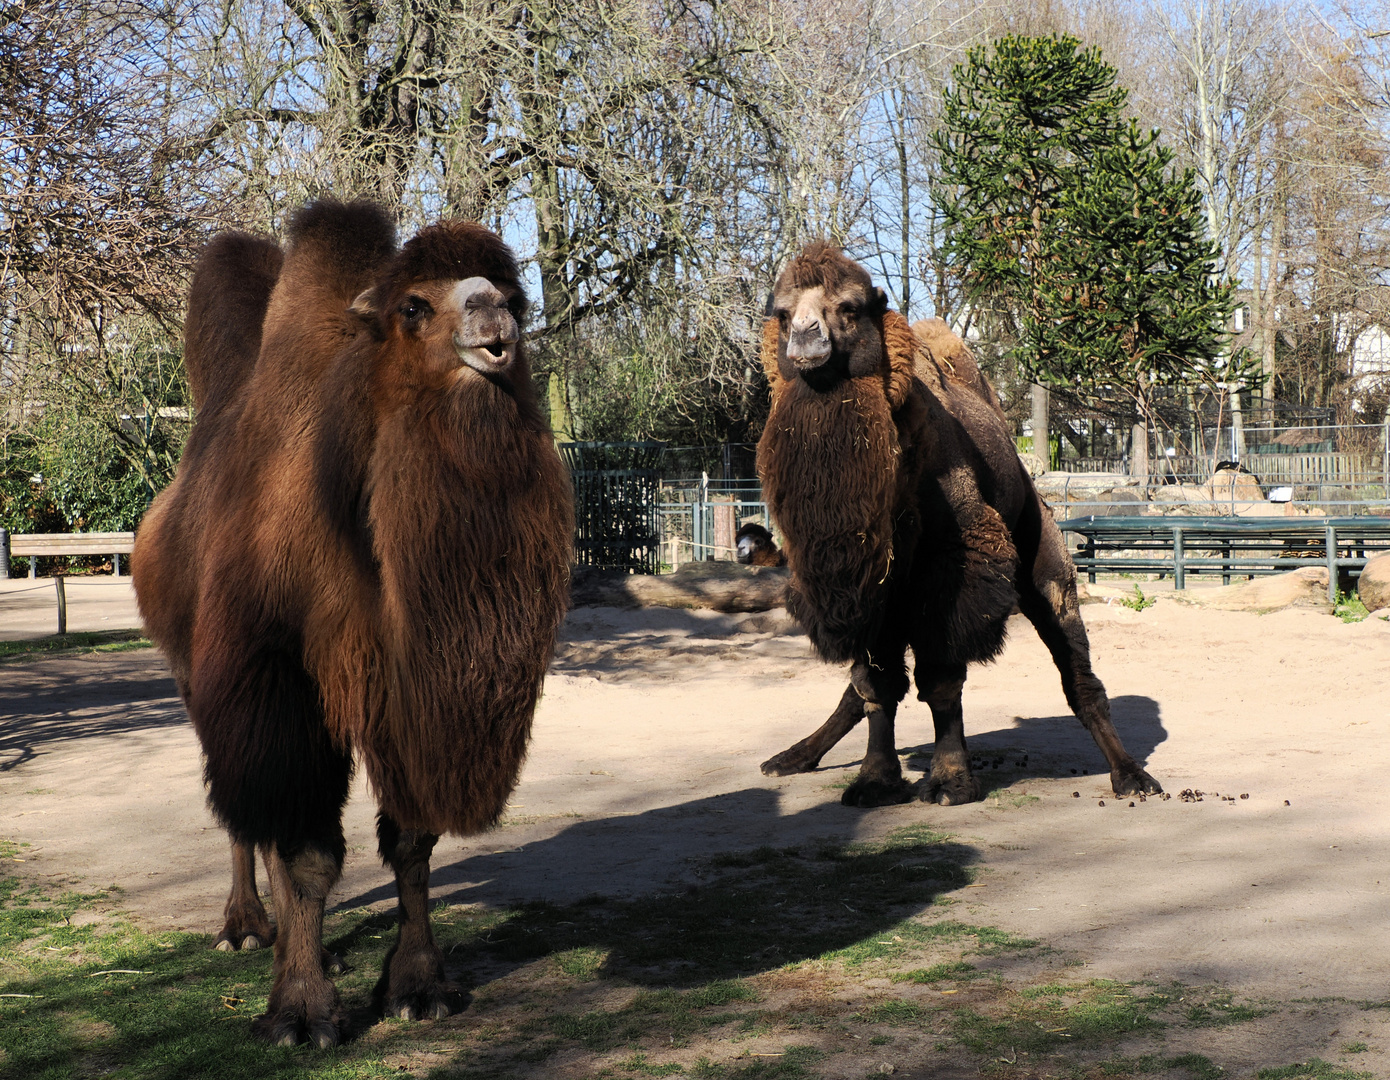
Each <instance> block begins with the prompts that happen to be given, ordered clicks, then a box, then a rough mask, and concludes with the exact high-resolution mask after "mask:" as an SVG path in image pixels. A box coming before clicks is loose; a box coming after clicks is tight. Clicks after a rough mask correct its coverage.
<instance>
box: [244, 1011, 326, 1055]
mask: <svg viewBox="0 0 1390 1080" xmlns="http://www.w3.org/2000/svg"><path fill="white" fill-rule="evenodd" d="M316 1011H317V1010H316ZM251 1031H252V1033H253V1034H255V1035H256V1036H258V1037H259V1038H262V1039H265V1040H266V1041H267V1042H268V1043H270V1044H271V1045H272V1046H298V1045H299V1044H300V1043H305V1042H307V1043H309V1044H310V1045H311V1046H315V1047H317V1048H318V1049H320V1050H327V1049H328V1048H329V1047H332V1046H337V1045H338V1044H339V1043H341V1042H342V1041H343V1039H345V1038H346V1037H347V1034H348V1022H347V1018H346V1017H345V1016H343V1015H342V1013H341V1012H340V1011H339V1009H338V1008H337V1006H336V1004H335V1005H334V1007H333V1008H332V1009H331V1010H330V1011H329V1014H328V1015H327V1016H324V1015H323V1014H322V1013H320V1014H319V1015H318V1016H316V1017H314V1018H312V1019H311V1018H310V1017H309V1016H308V1015H307V1014H306V1012H305V1011H303V1010H300V1009H296V1008H293V1007H288V1008H284V1009H281V1010H279V1011H278V1012H276V1013H266V1014H265V1015H264V1016H258V1017H256V1019H255V1020H254V1021H253V1022H252V1024H251Z"/></svg>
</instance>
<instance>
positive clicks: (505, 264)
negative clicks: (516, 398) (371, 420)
mask: <svg viewBox="0 0 1390 1080" xmlns="http://www.w3.org/2000/svg"><path fill="white" fill-rule="evenodd" d="M352 310H353V311H354V312H355V313H357V314H358V315H359V316H360V317H362V318H363V319H365V320H366V321H367V322H368V324H369V325H370V326H371V327H372V329H373V332H374V333H375V334H376V335H377V337H378V338H380V339H382V340H383V341H385V342H387V343H388V346H389V347H388V348H387V349H386V350H385V355H388V356H390V357H391V362H392V364H393V366H394V367H395V368H396V370H397V373H398V375H399V377H401V378H402V379H404V380H406V381H408V382H412V383H416V384H423V385H427V386H433V387H436V388H438V389H441V390H444V389H448V388H450V387H453V386H457V385H461V384H462V385H466V384H468V383H469V382H471V381H475V380H478V379H485V380H487V381H489V382H491V383H494V384H496V385H498V386H500V387H502V388H503V389H507V390H512V389H515V388H516V387H518V386H520V385H524V384H525V383H526V382H527V381H529V375H530V373H529V370H528V369H527V365H526V361H525V357H524V355H523V351H522V347H521V326H522V322H523V320H524V317H525V313H526V295H525V293H524V292H523V291H522V288H521V281H520V274H519V272H518V270H517V266H516V259H515V257H514V256H513V255H512V253H511V251H510V249H508V247H507V246H506V244H504V243H503V242H502V240H501V238H500V237H498V236H497V235H496V234H495V233H493V232H491V231H489V230H488V229H485V228H483V227H482V226H481V225H477V224H475V223H473V222H468V221H446V222H441V223H439V224H437V225H433V226H431V227H430V228H427V229H425V230H423V231H422V232H421V233H419V235H417V236H416V237H415V238H414V239H412V240H411V241H410V242H409V243H407V244H406V245H405V246H404V247H403V248H402V249H401V250H400V252H399V254H397V256H396V257H395V258H394V259H393V260H392V261H391V263H390V264H389V265H388V267H387V268H386V270H385V272H384V273H383V274H382V276H381V278H380V279H379V280H378V281H377V283H376V285H374V286H373V287H372V288H371V289H369V290H367V291H366V292H364V293H362V294H361V295H360V296H359V297H358V298H357V300H356V301H355V302H354V303H353V306H352Z"/></svg>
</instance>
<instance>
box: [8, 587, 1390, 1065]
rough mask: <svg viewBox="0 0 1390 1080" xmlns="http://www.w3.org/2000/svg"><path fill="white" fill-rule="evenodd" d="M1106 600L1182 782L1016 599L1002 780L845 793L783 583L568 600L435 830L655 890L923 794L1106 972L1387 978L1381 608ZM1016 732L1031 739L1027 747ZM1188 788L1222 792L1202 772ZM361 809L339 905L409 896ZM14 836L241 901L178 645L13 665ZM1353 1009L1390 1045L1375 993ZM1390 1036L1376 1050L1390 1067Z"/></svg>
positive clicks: (486, 867)
mask: <svg viewBox="0 0 1390 1080" xmlns="http://www.w3.org/2000/svg"><path fill="white" fill-rule="evenodd" d="M127 580H128V579H127ZM13 584H25V585H27V584H29V583H27V582H21V583H13ZM119 586H120V583H116V585H114V586H110V588H112V589H114V588H118V587H119ZM49 588H50V589H51V583H49ZM10 599H11V597H10V596H9V594H0V605H8V604H9V602H10ZM126 604H127V607H126V608H125V609H120V608H119V607H116V608H112V609H110V610H105V611H104V612H102V611H98V612H96V614H95V615H94V616H93V617H94V618H96V619H97V620H98V622H99V624H100V626H101V628H115V626H116V625H120V624H121V615H120V611H121V610H124V611H125V613H126V617H127V621H126V623H125V625H131V623H130V621H129V616H130V614H131V612H132V611H133V609H132V608H130V606H129V601H128V599H127V601H126ZM94 611H95V609H94ZM1085 614H1086V620H1087V624H1088V626H1089V628H1090V632H1091V639H1092V645H1093V655H1094V660H1095V666H1096V669H1097V671H1098V673H1099V674H1100V675H1101V677H1102V678H1103V679H1104V680H1105V683H1106V686H1107V688H1108V689H1109V691H1110V694H1111V699H1112V702H1113V709H1114V715H1115V720H1116V724H1117V727H1118V728H1119V731H1120V733H1121V735H1122V737H1123V738H1124V740H1125V743H1126V745H1127V746H1128V748H1129V749H1130V751H1131V752H1132V753H1133V754H1134V755H1135V756H1136V757H1137V758H1138V759H1139V760H1140V761H1141V762H1144V763H1145V764H1146V766H1147V768H1148V769H1149V771H1150V772H1152V773H1153V774H1154V775H1155V776H1156V777H1157V778H1158V779H1159V780H1160V781H1161V782H1162V783H1163V785H1164V786H1165V788H1166V790H1167V791H1168V792H1170V793H1172V795H1173V796H1174V798H1172V799H1170V800H1159V799H1155V798H1150V799H1149V800H1148V801H1147V802H1143V803H1139V804H1138V805H1134V806H1131V805H1130V800H1128V799H1117V798H1115V797H1114V796H1113V795H1112V794H1111V793H1110V792H1109V791H1108V790H1107V788H1108V783H1107V779H1106V776H1105V774H1104V773H1103V771H1102V770H1103V767H1104V762H1103V759H1102V758H1101V756H1100V753H1099V752H1098V751H1097V750H1096V749H1095V747H1094V745H1093V744H1092V743H1091V741H1090V739H1089V737H1088V736H1087V735H1086V734H1085V732H1084V731H1083V730H1082V729H1081V726H1080V725H1079V724H1078V723H1077V722H1076V721H1075V719H1073V718H1072V717H1071V716H1070V714H1069V713H1068V712H1067V709H1066V705H1065V702H1064V700H1063V698H1062V694H1061V690H1060V687H1059V685H1058V680H1057V676H1056V673H1055V670H1054V669H1053V668H1052V666H1051V663H1050V660H1049V658H1048V657H1047V654H1046V652H1045V650H1044V649H1043V648H1042V646H1041V644H1040V643H1039V642H1038V640H1037V638H1036V637H1035V636H1034V634H1033V633H1032V631H1031V628H1030V627H1028V625H1027V624H1026V623H1025V622H1023V621H1022V620H1021V619H1015V620H1014V625H1013V626H1012V627H1011V634H1010V641H1009V646H1008V649H1007V651H1006V653H1005V655H1004V656H1003V658H1002V659H1001V660H1000V661H999V662H998V663H996V664H994V665H991V666H988V667H981V668H976V669H973V670H972V674H971V678H970V682H969V683H968V684H967V687H966V698H965V709H966V727H967V733H968V734H969V737H970V745H971V748H972V749H973V750H975V751H977V752H982V753H986V754H990V753H996V752H997V753H999V754H1000V755H1001V756H1003V757H1004V758H1005V759H1006V763H1005V767H1004V769H1003V770H1001V772H1000V773H999V774H998V775H999V776H1000V778H1001V779H1012V783H1011V784H1010V786H1009V792H1010V793H1011V794H1010V795H1006V796H1005V797H1004V798H1002V799H994V800H990V801H988V802H986V803H979V804H974V805H971V806H965V807H950V808H943V807H937V806H930V805H923V804H919V803H914V804H910V805H906V806H901V807H891V808H882V809H877V810H870V811H860V810H851V809H847V808H844V807H841V806H840V804H839V790H838V788H837V787H836V786H835V785H836V784H837V783H841V782H843V781H844V780H846V779H847V778H849V777H851V776H852V775H853V771H854V767H855V765H856V764H857V760H858V757H859V754H860V752H861V750H862V748H863V742H862V739H863V734H862V731H856V732H854V733H852V734H851V735H850V736H849V737H848V738H847V739H846V740H845V741H844V742H843V743H842V744H841V745H840V746H839V747H837V748H836V749H835V750H834V751H832V752H831V754H830V755H829V756H828V757H827V759H826V762H825V768H823V769H822V770H820V771H818V772H816V773H812V774H807V775H803V776H797V777H788V778H781V779H774V778H769V777H764V776H763V775H762V774H761V773H760V772H759V771H758V763H759V762H761V761H762V760H763V759H764V758H766V757H768V756H770V755H771V754H772V753H774V752H776V751H778V750H781V749H783V748H784V747H786V746H787V745H789V744H790V743H792V742H794V741H795V740H796V739H798V738H800V737H801V736H803V735H805V734H807V733H808V732H809V731H810V730H811V729H812V728H813V727H814V726H816V725H817V724H819V723H820V721H821V720H822V719H823V718H824V717H825V715H827V714H828V712H829V711H830V709H831V708H832V706H833V705H834V704H835V702H836V701H837V699H838V696H839V693H840V691H841V690H842V688H843V686H844V679H845V673H844V672H843V671H841V670H838V669H836V668H834V667H829V666H826V665H823V664H821V663H819V662H817V661H816V660H815V659H813V658H812V657H811V655H810V650H809V645H808V643H807V640H806V638H805V637H804V636H801V635H800V634H798V633H796V632H795V627H794V626H791V625H789V624H788V623H787V621H786V619H785V616H783V615H782V614H781V613H780V612H769V613H765V614H760V615H720V614H716V613H713V612H702V611H694V612H692V611H677V610H669V609H648V610H644V611H633V612H626V611H617V610H614V609H607V608H583V609H578V610H576V611H574V612H572V613H571V615H570V618H569V621H568V622H567V624H566V626H565V629H564V633H563V639H562V642H561V644H560V647H559V649H558V651H557V654H556V658H555V661H554V664H553V666H552V668H551V674H550V676H549V679H548V680H547V682H546V686H545V695H544V698H543V700H542V702H541V705H540V708H539V711H538V714H537V717H536V724H535V731H534V739H533V743H532V750H531V755H530V759H529V761H528V762H527V765H526V768H525V772H524V774H523V776H522V780H521V783H520V786H519V787H518V789H517V791H516V794H515V796H514V799H513V803H512V806H511V809H510V811H509V814H508V817H507V819H506V820H505V821H504V823H503V824H502V825H501V826H500V827H499V828H498V829H496V830H494V831H492V832H490V833H487V834H485V835H482V836H478V837H473V838H470V839H466V840H460V839H445V840H444V841H442V842H441V843H440V845H439V848H438V849H437V851H436V855H435V861H434V866H435V872H434V877H433V883H434V890H435V895H436V896H437V897H440V898H444V899H448V900H452V901H458V902H483V903H489V904H491V903H503V902H506V901H508V900H511V899H515V898H525V899H531V900H535V899H550V900H557V901H565V900H570V899H575V898H578V897H581V896H584V895H587V894H591V893H603V894H608V895H631V894H640V893H650V892H653V891H657V890H660V889H663V888H665V887H667V886H669V885H670V884H672V883H673V882H677V881H680V880H682V879H683V878H687V877H688V876H689V874H690V872H691V870H692V860H694V859H698V858H700V857H702V856H706V855H709V854H711V853H714V852H720V851H728V850H738V849H745V848H752V847H756V846H759V845H763V844H771V845H776V846H786V845H791V844H795V843H797V842H798V841H801V840H804V839H806V838H809V837H841V838H846V837H869V836H876V835H882V834H884V833H886V832H887V831H889V830H890V829H893V828H896V827H899V826H902V825H906V824H910V823H916V822H924V821H925V822H930V823H931V824H933V825H934V826H936V827H938V828H940V829H942V830H945V831H948V832H950V833H951V834H953V836H954V837H955V838H956V839H957V840H958V841H959V842H960V843H962V844H965V845H968V846H969V847H970V848H971V849H972V850H973V852H974V853H975V857H976V859H977V862H978V864H979V866H980V867H981V876H980V877H979V882H980V883H981V885H982V886H983V887H972V888H967V889H962V890H960V891H959V892H958V894H957V896H958V897H959V899H960V900H961V901H962V903H963V906H964V910H963V911H962V913H961V914H962V917H968V918H969V919H970V920H971V921H975V922H980V923H988V924H993V925H996V926H999V927H1001V928H1004V929H1007V930H1011V931H1015V932H1018V933H1022V934H1026V935H1029V936H1032V937H1037V938H1040V939H1042V940H1043V941H1045V942H1046V943H1048V944H1049V945H1051V946H1053V947H1055V948H1057V949H1059V950H1065V951H1066V952H1067V953H1068V955H1071V956H1075V957H1079V958H1080V959H1081V960H1084V961H1085V963H1086V964H1087V967H1088V971H1089V972H1091V973H1093V974H1094V975H1096V976H1103V977H1111V978H1116V979H1124V980H1133V979H1157V980H1162V979H1169V978H1172V979H1180V980H1184V981H1186V982H1194V981H1197V982H1205V981H1214V982H1219V983H1222V984H1224V985H1225V986H1226V987H1228V988H1230V989H1232V990H1235V991H1237V992H1239V993H1242V994H1248V995H1252V996H1255V997H1261V996H1265V997H1271V998H1277V999H1279V1000H1282V1001H1288V1000H1290V999H1297V998H1319V997H1329V996H1332V997H1341V998H1346V999H1375V1000H1384V999H1385V998H1386V997H1388V996H1390V935H1387V934H1386V933H1385V923H1386V919H1387V915H1390V830H1387V824H1386V823H1387V821H1390V790H1388V789H1387V788H1386V787H1382V786H1381V784H1380V779H1379V778H1381V777H1384V776H1386V775H1387V774H1390V740H1387V739H1386V723H1387V718H1390V708H1387V706H1390V687H1388V686H1387V680H1386V677H1385V676H1386V672H1387V671H1390V623H1386V622H1384V621H1382V620H1368V621H1366V622H1362V623H1358V624H1343V623H1341V622H1339V621H1338V620H1336V619H1335V618H1333V617H1331V616H1329V615H1325V614H1321V613H1318V612H1314V611H1307V610H1290V611H1284V612H1276V613H1274V614H1270V615H1264V616H1259V615H1253V614H1246V613H1240V612H1224V611H1213V610H1205V609H1201V608H1194V607H1190V606H1187V605H1182V604H1178V603H1174V602H1172V601H1171V600H1167V599H1162V600H1160V601H1159V603H1158V604H1157V605H1156V606H1154V607H1152V608H1150V609H1148V610H1145V611H1142V612H1136V611H1132V610H1129V609H1127V608H1124V607H1121V606H1118V605H1114V606H1106V605H1103V604H1102V605H1089V606H1087V607H1086V608H1085ZM27 617H29V616H27V615H24V614H23V613H22V612H20V613H19V614H15V608H12V607H9V606H0V636H10V635H11V632H13V633H14V635H15V636H20V635H19V631H20V630H21V629H22V626H21V623H20V620H21V619H23V618H27ZM24 625H27V624H24ZM74 628H88V627H86V626H85V624H83V623H80V622H78V623H76V625H75V626H74ZM930 739H931V719H930V713H929V711H928V709H927V707H926V706H925V705H924V704H919V703H917V702H916V701H913V700H911V699H909V701H908V702H906V703H905V704H904V706H903V708H902V710H901V711H900V713H899V724H898V740H899V746H900V748H902V750H903V752H904V754H905V756H906V761H907V766H908V771H909V773H910V774H920V772H921V763H920V755H918V754H916V753H915V752H916V751H920V750H922V749H925V748H927V747H928V746H929V743H930ZM1005 751H1008V752H1007V753H1006V752H1005ZM1018 751H1026V752H1027V754H1028V767H1027V769H1026V770H1022V771H1017V770H1016V771H1014V772H1012V773H1009V772H1008V769H1009V767H1010V763H1011V762H1012V761H1014V760H1016V759H1017V756H1018V755H1017V752H1018ZM986 775H987V779H989V778H990V777H989V775H988V771H987V774H986ZM1184 789H1193V790H1196V791H1201V792H1204V793H1205V794H1204V795H1203V797H1202V799H1201V801H1197V802H1188V801H1183V800H1182V799H1181V798H1180V797H1178V796H1179V793H1181V792H1183V791H1184ZM1073 792H1079V796H1080V797H1074V796H1073ZM1228 796H1234V797H1235V798H1234V800H1233V801H1227V797H1228ZM1246 796H1248V798H1246ZM1032 800H1036V801H1032ZM1102 800H1104V806H1102V805H1101V801H1102ZM372 814H373V806H372V801H371V798H370V795H369V793H368V792H367V791H366V790H365V785H363V784H362V783H361V782H360V781H359V782H358V784H357V786H356V787H355V789H354V794H353V798H352V801H351V802H350V804H349V806H348V810H347V816H346V825H347V831H348V842H349V856H348V863H347V866H346V870H345V873H344V877H343V880H342V882H341V883H340V885H339V886H338V887H337V889H336V890H335V892H334V894H333V897H332V901H333V903H334V904H336V905H339V906H346V907H355V906H359V905H363V904H377V903H381V904H385V903H387V902H388V901H389V900H390V899H391V896H392V889H391V885H390V880H389V875H388V874H387V873H386V872H385V871H384V870H383V869H382V868H381V866H380V865H379V863H378V862H377V860H376V858H375V856H374V854H373V849H374V846H375V844H374V838H373V830H372V823H373V819H372ZM0 837H7V838H11V839H16V840H21V841H26V842H28V843H29V844H31V845H32V846H31V848H30V849H29V850H28V851H26V852H25V857H26V859H28V860H29V865H27V866H26V867H25V869H26V871H28V872H33V873H38V874H42V875H48V876H51V877H53V878H55V879H61V880H63V881H77V882H80V883H82V884H83V885H86V886H89V887H105V886H111V885H115V886H119V887H120V888H121V889H123V890H124V903H125V904H126V905H127V906H128V907H129V909H130V910H131V911H133V912H134V913H136V914H137V915H138V916H140V917H142V918H144V919H146V920H148V921H150V922H151V923H153V924H157V925H162V926H174V927H181V928H187V929H191V930H199V931H209V932H210V931H214V930H216V929H217V928H218V927H219V926H220V912H221V907H222V903H223V900H224V898H225V892H226V885H227V878H228V867H227V862H228V860H227V852H226V841H225V838H224V836H223V834H222V833H221V831H220V830H219V829H218V828H217V827H216V825H215V824H214V822H213V821H212V819H211V817H210V816H209V814H208V812H207V810H206V808H205V806H204V803H203V791H202V785H201V782H200V764H199V757H198V747H197V744H196V741H195V739H194V737H193V734H192V732H191V730H190V728H189V726H188V725H187V723H186V721H185V720H184V717H183V715H182V712H181V709H180V707H179V704H178V701H177V698H176V695H175V691H174V687H173V684H172V682H171V680H170V679H169V677H168V673H167V669H166V668H165V666H164V663H163V661H162V660H161V658H160V657H159V655H158V654H157V653H155V652H153V651H150V650H140V651H133V652H124V653H116V654H106V655H87V656H70V657H60V658H52V659H35V660H25V661H21V662H10V663H4V664H0ZM1360 1017H1361V1019H1360V1020H1358V1021H1357V1022H1358V1023H1360V1024H1362V1026H1363V1029H1364V1030H1365V1031H1367V1032H1368V1033H1371V1034H1373V1035H1377V1036H1378V1039H1379V1045H1380V1046H1382V1047H1387V1048H1390V1016H1388V1015H1387V1012H1386V1010H1379V1011H1377V1012H1374V1013H1362V1014H1360ZM1381 1056H1382V1057H1383V1060H1381V1061H1379V1062H1378V1064H1380V1065H1383V1066H1385V1070H1386V1071H1385V1072H1384V1073H1382V1074H1378V1075H1390V1052H1386V1053H1384V1054H1382V1055H1381ZM1361 1067H1362V1068H1365V1067H1374V1066H1373V1063H1372V1062H1370V1061H1365V1062H1363V1063H1362V1064H1361Z"/></svg>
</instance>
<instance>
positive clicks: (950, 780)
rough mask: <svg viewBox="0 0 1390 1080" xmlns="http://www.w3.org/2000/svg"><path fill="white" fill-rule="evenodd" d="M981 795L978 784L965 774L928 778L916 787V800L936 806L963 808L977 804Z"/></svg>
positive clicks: (968, 774)
mask: <svg viewBox="0 0 1390 1080" xmlns="http://www.w3.org/2000/svg"><path fill="white" fill-rule="evenodd" d="M983 794H984V792H983V791H982V790H981V788H980V782H979V781H978V780H976V779H975V777H974V776H972V775H971V774H970V773H965V772H962V773H950V774H947V775H945V776H940V777H936V776H928V777H927V778H926V779H924V780H922V781H921V783H920V784H919V785H918V787H917V798H918V799H920V800H921V801H922V802H928V803H936V804H937V805H938V806H964V805H965V804H966V803H972V802H979V801H980V798H981V796H982V795H983Z"/></svg>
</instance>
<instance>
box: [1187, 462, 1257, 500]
mask: <svg viewBox="0 0 1390 1080" xmlns="http://www.w3.org/2000/svg"><path fill="white" fill-rule="evenodd" d="M1202 486H1203V487H1205V488H1206V489H1207V491H1208V492H1209V494H1208V496H1207V497H1208V498H1209V499H1211V501H1212V502H1214V503H1220V504H1223V505H1225V506H1227V507H1229V506H1231V504H1232V503H1234V504H1236V505H1237V506H1239V505H1240V504H1241V503H1252V502H1264V501H1265V493H1264V489H1263V488H1261V487H1260V483H1259V481H1258V480H1256V479H1255V478H1254V477H1253V476H1251V475H1250V474H1249V473H1247V472H1237V471H1236V470H1235V469H1221V470H1219V471H1218V472H1215V473H1213V474H1212V477H1211V479H1210V480H1208V481H1207V482H1206V483H1205V484H1204V485H1202Z"/></svg>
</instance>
